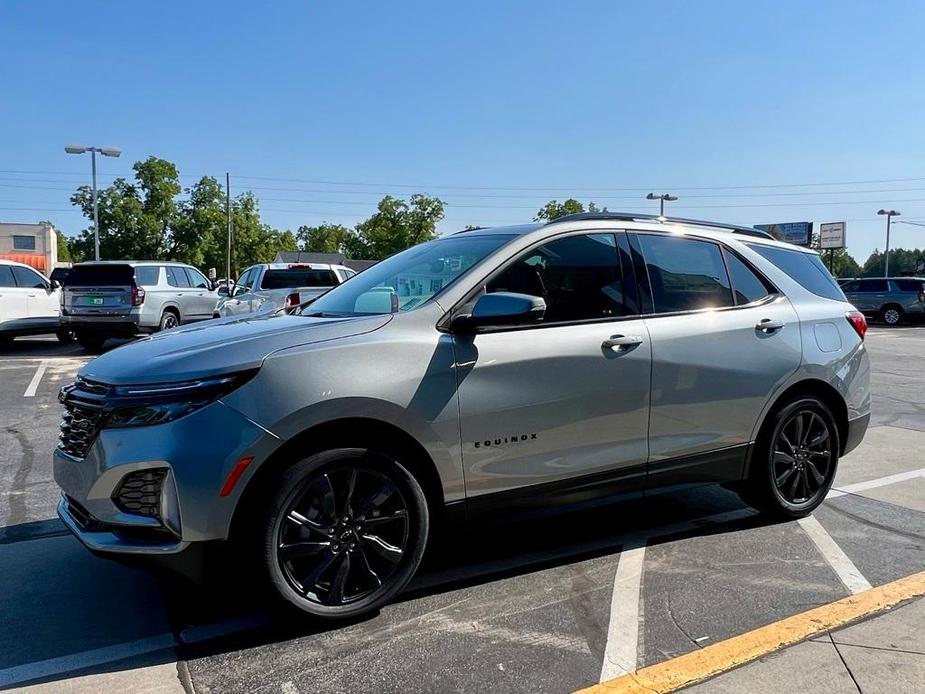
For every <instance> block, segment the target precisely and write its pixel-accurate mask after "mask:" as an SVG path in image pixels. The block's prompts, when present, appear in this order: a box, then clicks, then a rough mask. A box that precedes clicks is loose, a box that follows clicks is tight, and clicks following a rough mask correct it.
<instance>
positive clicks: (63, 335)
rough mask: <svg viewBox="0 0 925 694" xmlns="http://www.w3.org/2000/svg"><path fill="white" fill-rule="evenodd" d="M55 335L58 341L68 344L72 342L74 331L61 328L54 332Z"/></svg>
mask: <svg viewBox="0 0 925 694" xmlns="http://www.w3.org/2000/svg"><path fill="white" fill-rule="evenodd" d="M55 337H57V338H58V342H60V343H61V344H62V345H69V344H71V343H73V342H74V333H72V332H71V331H70V330H65V329H64V328H62V329H61V330H58V331H57V332H56V333H55Z"/></svg>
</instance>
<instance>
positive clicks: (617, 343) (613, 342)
mask: <svg viewBox="0 0 925 694" xmlns="http://www.w3.org/2000/svg"><path fill="white" fill-rule="evenodd" d="M641 344H642V338H641V337H639V336H638V335H611V336H610V337H609V338H608V339H606V340H604V341H603V342H602V343H601V347H603V348H604V349H612V350H613V351H614V352H622V351H624V350H628V349H630V348H631V347H638V346H639V345H641Z"/></svg>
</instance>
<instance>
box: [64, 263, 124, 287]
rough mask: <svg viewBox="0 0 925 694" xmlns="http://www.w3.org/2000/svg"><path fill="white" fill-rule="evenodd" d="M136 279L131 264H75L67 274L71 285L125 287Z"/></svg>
mask: <svg viewBox="0 0 925 694" xmlns="http://www.w3.org/2000/svg"><path fill="white" fill-rule="evenodd" d="M134 280H135V269H134V268H133V267H132V266H131V265H109V264H106V265H75V266H74V267H73V268H71V274H69V275H68V276H67V286H69V287H71V286H74V287H113V286H116V287H125V286H131V284H132V282H134Z"/></svg>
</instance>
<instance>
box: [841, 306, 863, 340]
mask: <svg viewBox="0 0 925 694" xmlns="http://www.w3.org/2000/svg"><path fill="white" fill-rule="evenodd" d="M845 318H847V319H848V322H849V323H851V327H852V328H854V332H856V333H857V334H858V337H860V338H861V339H862V340H863V339H864V335H866V334H867V319H866V318H865V317H864V314H863V313H861V312H860V311H848V313H846V314H845Z"/></svg>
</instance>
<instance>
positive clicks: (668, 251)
mask: <svg viewBox="0 0 925 694" xmlns="http://www.w3.org/2000/svg"><path fill="white" fill-rule="evenodd" d="M638 239H639V245H640V247H641V248H642V254H643V256H644V257H645V262H646V269H647V270H648V274H649V284H650V285H651V287H652V302H653V304H654V309H655V313H674V312H677V311H696V310H699V309H706V308H723V307H725V306H733V305H734V300H733V296H732V289H731V288H730V286H729V277H728V276H727V274H726V267H725V265H724V264H723V256H722V253H721V252H720V248H719V246H718V245H716V244H715V243H712V242H710V241H699V240H697V239H688V238H683V237H678V236H666V235H655V234H639V236H638Z"/></svg>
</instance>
